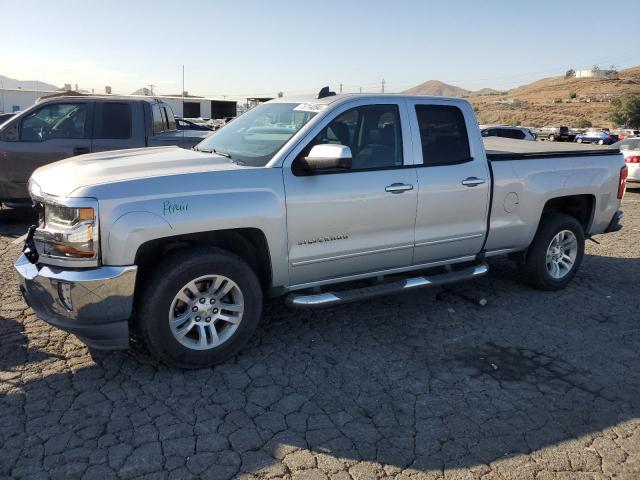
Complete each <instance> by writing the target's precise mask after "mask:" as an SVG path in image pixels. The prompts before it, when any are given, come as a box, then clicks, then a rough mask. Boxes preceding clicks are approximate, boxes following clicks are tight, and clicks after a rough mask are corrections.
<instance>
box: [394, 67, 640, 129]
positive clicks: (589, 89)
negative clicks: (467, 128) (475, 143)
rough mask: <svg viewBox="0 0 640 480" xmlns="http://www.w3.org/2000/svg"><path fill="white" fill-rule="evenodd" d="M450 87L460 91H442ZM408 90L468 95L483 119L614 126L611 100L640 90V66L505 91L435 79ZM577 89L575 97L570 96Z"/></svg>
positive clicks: (524, 123) (532, 84) (522, 122)
mask: <svg viewBox="0 0 640 480" xmlns="http://www.w3.org/2000/svg"><path fill="white" fill-rule="evenodd" d="M425 85H426V86H427V87H429V86H430V85H437V86H438V87H440V88H431V89H429V88H427V87H425V88H423V86H425ZM447 87H449V88H451V89H453V90H449V88H447ZM448 91H453V92H458V94H454V95H451V94H450V93H439V92H448ZM459 92H467V93H466V94H464V93H463V94H460V93H459ZM406 93H413V94H414V95H444V96H454V97H461V96H462V97H469V101H470V102H471V103H472V104H473V106H474V108H475V109H476V111H477V112H478V120H479V121H480V123H514V124H522V125H533V126H535V125H540V126H541V125H549V124H565V125H575V123H576V121H577V120H578V119H580V118H584V119H586V120H589V121H590V122H591V123H592V124H593V125H594V126H602V127H611V126H612V125H611V122H610V121H609V119H608V116H609V108H610V105H611V104H610V101H611V99H612V98H614V97H616V96H619V95H622V94H625V93H636V94H640V66H638V67H632V68H628V69H625V70H621V71H620V72H619V74H618V76H617V77H614V78H564V76H559V77H550V78H544V79H541V80H537V81H535V82H533V83H530V84H528V85H522V86H520V87H517V88H514V89H511V90H508V91H506V92H496V91H491V89H482V90H479V91H477V92H469V91H468V90H464V89H462V88H459V87H453V86H450V85H446V84H443V83H442V82H437V81H433V80H432V81H429V82H425V83H423V84H421V85H418V86H416V87H413V88H411V89H409V90H407V92H406ZM574 93H575V98H571V96H573V94H574Z"/></svg>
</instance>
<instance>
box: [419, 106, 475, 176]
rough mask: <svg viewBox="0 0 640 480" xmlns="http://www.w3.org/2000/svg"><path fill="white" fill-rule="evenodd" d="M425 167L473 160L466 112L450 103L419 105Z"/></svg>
mask: <svg viewBox="0 0 640 480" xmlns="http://www.w3.org/2000/svg"><path fill="white" fill-rule="evenodd" d="M416 116H417V117H418V127H419V129H420V141H421V144H422V163H423V165H425V166H436V165H450V164H456V163H464V162H469V161H471V160H472V158H471V153H470V150H469V138H468V136H467V127H466V124H465V122H464V115H463V114H462V111H461V110H460V109H459V108H458V107H453V106H449V105H416Z"/></svg>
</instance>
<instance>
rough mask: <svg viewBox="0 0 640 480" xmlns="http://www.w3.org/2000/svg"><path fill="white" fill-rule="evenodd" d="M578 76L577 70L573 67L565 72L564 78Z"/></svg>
mask: <svg viewBox="0 0 640 480" xmlns="http://www.w3.org/2000/svg"><path fill="white" fill-rule="evenodd" d="M575 76H576V71H575V70H574V69H573V68H570V69H569V70H567V73H565V74H564V78H571V77H575Z"/></svg>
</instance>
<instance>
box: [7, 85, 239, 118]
mask: <svg viewBox="0 0 640 480" xmlns="http://www.w3.org/2000/svg"><path fill="white" fill-rule="evenodd" d="M105 91H106V92H107V93H105V94H96V95H100V96H104V95H109V94H111V89H110V88H109V87H107V88H106V89H105ZM82 94H83V95H94V94H93V93H82ZM59 95H78V93H77V92H74V91H73V90H68V89H66V90H58V91H50V90H24V89H19V88H18V89H11V88H3V89H0V113H8V112H17V111H21V110H25V109H27V108H29V107H30V106H31V105H34V104H35V103H36V102H37V101H38V99H39V98H43V97H50V96H59ZM115 96H118V97H132V98H135V97H148V96H150V95H115ZM155 97H156V98H159V99H161V100H163V101H164V102H166V103H167V104H168V105H169V106H171V109H172V110H173V113H174V115H176V116H178V117H185V118H225V117H235V116H236V114H237V102H235V101H230V100H219V99H214V98H204V97H196V96H193V95H189V94H188V92H185V95H184V96H182V95H156V96H155Z"/></svg>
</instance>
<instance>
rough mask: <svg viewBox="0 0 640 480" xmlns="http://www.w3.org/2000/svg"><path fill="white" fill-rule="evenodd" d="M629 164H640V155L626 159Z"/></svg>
mask: <svg viewBox="0 0 640 480" xmlns="http://www.w3.org/2000/svg"><path fill="white" fill-rule="evenodd" d="M624 161H625V162H627V163H640V155H631V156H630V157H627V158H625V159H624Z"/></svg>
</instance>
